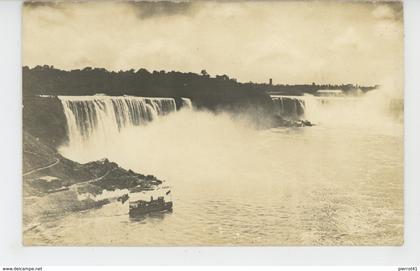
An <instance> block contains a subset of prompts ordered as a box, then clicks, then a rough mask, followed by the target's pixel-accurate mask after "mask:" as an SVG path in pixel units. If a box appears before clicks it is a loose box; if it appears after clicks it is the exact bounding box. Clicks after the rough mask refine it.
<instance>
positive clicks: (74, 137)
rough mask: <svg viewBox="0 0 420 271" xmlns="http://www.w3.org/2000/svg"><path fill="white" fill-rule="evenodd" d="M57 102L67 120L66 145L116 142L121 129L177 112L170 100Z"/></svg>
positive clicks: (83, 98)
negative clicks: (67, 143) (90, 141)
mask: <svg viewBox="0 0 420 271" xmlns="http://www.w3.org/2000/svg"><path fill="white" fill-rule="evenodd" d="M58 98H59V100H60V101H61V103H62V105H63V108H64V115H65V117H66V120H67V132H68V136H69V141H70V142H69V145H72V144H74V143H75V144H83V142H84V141H86V140H88V139H92V138H94V139H98V140H101V139H106V138H116V137H115V136H118V134H119V133H120V131H121V130H122V129H125V128H130V127H133V126H140V125H144V124H146V123H148V122H150V121H153V120H155V119H157V118H159V117H161V116H165V115H167V114H169V113H171V112H175V111H176V110H177V107H176V103H175V99H173V98H148V97H134V96H117V97H114V96H105V95H95V96H58ZM184 99H185V103H186V106H187V107H191V101H190V100H189V99H186V98H183V99H182V100H183V102H184ZM105 142H106V141H105ZM108 142H109V141H108Z"/></svg>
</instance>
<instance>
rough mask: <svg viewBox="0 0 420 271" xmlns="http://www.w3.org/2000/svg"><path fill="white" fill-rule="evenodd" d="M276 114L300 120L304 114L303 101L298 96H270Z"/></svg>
mask: <svg viewBox="0 0 420 271" xmlns="http://www.w3.org/2000/svg"><path fill="white" fill-rule="evenodd" d="M271 100H272V101H273V103H274V106H275V110H276V112H275V113H276V114H278V115H280V116H282V117H286V118H300V117H302V116H303V115H304V113H305V106H306V105H305V100H304V99H302V97H300V96H285V95H271Z"/></svg>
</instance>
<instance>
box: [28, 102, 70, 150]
mask: <svg viewBox="0 0 420 271" xmlns="http://www.w3.org/2000/svg"><path fill="white" fill-rule="evenodd" d="M23 129H24V130H25V131H26V132H27V133H29V134H30V135H32V136H33V137H35V138H36V139H38V140H40V142H42V143H44V144H45V145H46V146H50V147H52V148H54V149H56V148H57V147H59V146H60V145H62V144H64V143H66V142H67V141H68V137H67V132H66V129H67V127H66V117H65V115H64V111H63V106H62V104H61V102H60V100H59V99H58V98H57V97H39V96H24V97H23Z"/></svg>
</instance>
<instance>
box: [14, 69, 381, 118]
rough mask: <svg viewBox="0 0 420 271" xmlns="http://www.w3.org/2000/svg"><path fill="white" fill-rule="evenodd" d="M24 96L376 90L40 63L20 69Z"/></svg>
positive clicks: (235, 104)
mask: <svg viewBox="0 0 420 271" xmlns="http://www.w3.org/2000/svg"><path fill="white" fill-rule="evenodd" d="M22 81H23V86H22V88H23V95H24V96H30V95H80V96H81V95H95V94H99V93H102V94H107V95H111V96H121V95H134V96H146V97H173V98H180V97H185V98H190V99H191V100H192V101H193V103H194V105H195V106H197V107H199V108H200V107H204V108H208V109H211V110H215V109H217V108H227V109H235V108H240V107H248V106H253V107H254V106H258V105H261V104H262V105H267V104H270V103H271V99H270V97H269V95H268V93H276V94H285V95H302V94H304V93H311V94H314V93H316V91H318V90H321V89H335V90H342V91H343V92H348V93H350V92H352V91H354V90H362V91H363V92H366V91H369V90H372V89H375V88H376V87H377V86H358V85H353V84H342V85H331V84H327V85H325V84H324V85H318V84H315V83H312V84H300V85H287V84H284V85H280V84H278V85H271V84H268V83H253V82H248V83H241V82H237V80H236V79H235V78H229V76H227V75H216V76H214V77H212V76H210V75H209V74H208V73H207V72H206V71H205V70H202V71H201V73H200V74H197V73H192V72H187V73H185V72H177V71H170V72H166V71H163V70H162V71H153V72H149V71H148V70H146V69H143V68H141V69H138V70H134V69H131V70H126V71H118V72H116V71H108V70H106V69H104V68H91V67H86V68H84V69H76V70H70V71H65V70H60V69H57V68H54V67H53V66H49V65H43V66H36V67H34V68H29V67H27V66H24V67H23V70H22Z"/></svg>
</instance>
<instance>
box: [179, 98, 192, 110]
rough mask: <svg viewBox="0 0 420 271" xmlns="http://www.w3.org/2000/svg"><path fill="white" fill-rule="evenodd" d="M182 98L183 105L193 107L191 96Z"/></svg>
mask: <svg viewBox="0 0 420 271" xmlns="http://www.w3.org/2000/svg"><path fill="white" fill-rule="evenodd" d="M181 100H182V107H185V108H189V109H192V108H193V107H192V102H191V100H190V99H189V98H181Z"/></svg>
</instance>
